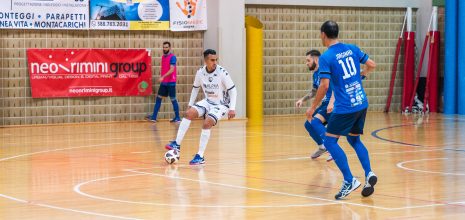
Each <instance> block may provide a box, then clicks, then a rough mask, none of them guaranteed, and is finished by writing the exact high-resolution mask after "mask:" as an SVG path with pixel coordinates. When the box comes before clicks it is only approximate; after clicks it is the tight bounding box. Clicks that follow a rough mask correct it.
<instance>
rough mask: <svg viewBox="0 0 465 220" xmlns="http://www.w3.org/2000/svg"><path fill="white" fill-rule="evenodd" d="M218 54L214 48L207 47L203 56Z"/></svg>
mask: <svg viewBox="0 0 465 220" xmlns="http://www.w3.org/2000/svg"><path fill="white" fill-rule="evenodd" d="M210 54H211V55H216V51H215V50H213V49H206V50H205V51H204V52H203V58H207V57H208V55H210Z"/></svg>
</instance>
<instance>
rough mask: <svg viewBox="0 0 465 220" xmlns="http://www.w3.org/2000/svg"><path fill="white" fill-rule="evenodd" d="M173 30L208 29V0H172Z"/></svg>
mask: <svg viewBox="0 0 465 220" xmlns="http://www.w3.org/2000/svg"><path fill="white" fill-rule="evenodd" d="M170 17H171V19H170V24H171V27H170V29H171V30H172V31H199V30H207V0H171V1H170Z"/></svg>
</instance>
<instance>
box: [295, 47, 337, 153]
mask: <svg viewBox="0 0 465 220" xmlns="http://www.w3.org/2000/svg"><path fill="white" fill-rule="evenodd" d="M305 55H306V56H307V57H306V64H307V67H308V70H310V71H313V89H312V90H311V91H310V93H308V94H307V95H305V96H304V97H302V98H301V99H299V100H298V101H297V102H296V103H295V106H296V107H297V108H300V107H302V104H303V102H305V101H307V100H309V99H311V98H313V97H314V96H315V95H316V90H317V89H318V86H319V85H320V71H319V70H318V58H319V57H320V56H321V53H320V51H318V50H310V51H308V52H307V53H306V54H305ZM331 95H332V90H331V89H328V92H327V93H326V96H325V97H324V98H323V100H322V103H321V105H320V107H318V109H317V110H316V111H315V113H314V114H313V115H312V116H313V119H312V118H309V119H308V120H305V124H304V127H305V129H306V130H307V132H308V134H309V135H310V137H312V139H313V140H314V141H315V142H316V143H317V145H318V149H317V150H316V151H315V152H314V153H313V154H312V155H311V158H312V159H316V158H318V157H320V156H321V155H322V154H323V153H325V152H326V151H327V150H326V148H325V146H324V145H323V137H324V135H325V132H326V128H325V124H326V122H327V121H328V119H329V117H330V115H331V114H330V113H327V111H326V109H327V108H328V104H329V100H330V98H331ZM332 159H333V158H332V157H331V155H329V156H328V158H327V159H326V161H328V162H329V161H331V160H332Z"/></svg>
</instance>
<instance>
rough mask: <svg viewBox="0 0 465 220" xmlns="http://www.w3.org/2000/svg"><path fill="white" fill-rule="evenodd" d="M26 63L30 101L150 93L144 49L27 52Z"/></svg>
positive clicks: (148, 58) (147, 54) (149, 70)
mask: <svg viewBox="0 0 465 220" xmlns="http://www.w3.org/2000/svg"><path fill="white" fill-rule="evenodd" d="M27 62H28V71H29V76H30V84H31V90H32V97H33V98H49V97H81V96H147V95H150V94H151V93H152V68H151V54H150V51H149V50H146V49H27Z"/></svg>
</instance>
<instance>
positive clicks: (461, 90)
mask: <svg viewBox="0 0 465 220" xmlns="http://www.w3.org/2000/svg"><path fill="white" fill-rule="evenodd" d="M458 9H459V10H458V14H457V17H458V23H457V24H458V31H457V33H458V37H457V43H458V47H457V49H458V52H457V70H458V75H457V78H458V85H457V88H458V91H457V104H458V105H457V107H458V108H457V113H458V114H460V115H465V1H463V0H460V1H458Z"/></svg>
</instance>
